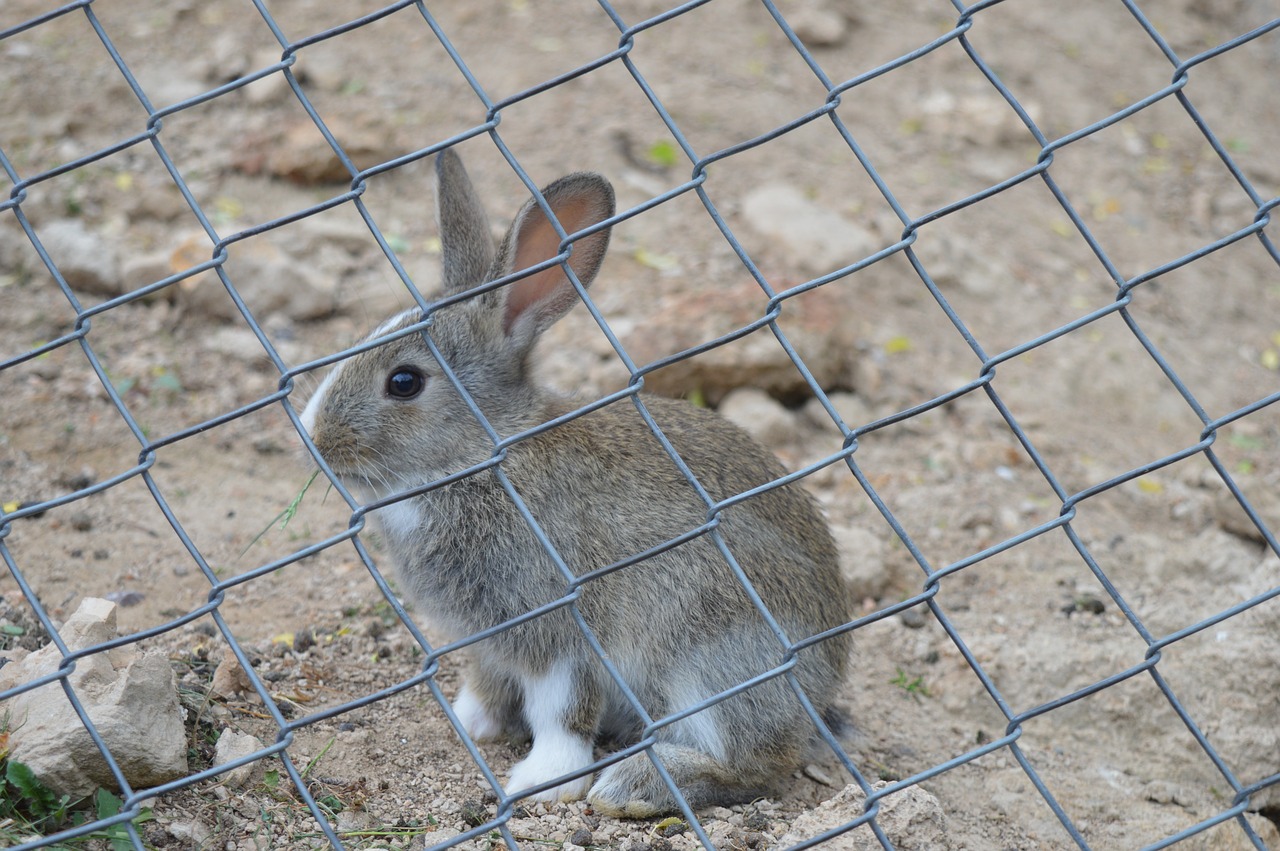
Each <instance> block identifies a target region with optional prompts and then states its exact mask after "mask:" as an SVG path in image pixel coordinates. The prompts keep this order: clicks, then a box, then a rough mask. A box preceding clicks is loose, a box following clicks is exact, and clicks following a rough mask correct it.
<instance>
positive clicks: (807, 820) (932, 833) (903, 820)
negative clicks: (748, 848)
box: [777, 783, 954, 851]
mask: <svg viewBox="0 0 1280 851" xmlns="http://www.w3.org/2000/svg"><path fill="white" fill-rule="evenodd" d="M888 785H889V784H888V783H877V784H875V786H874V788H875V789H877V790H879V789H883V788H884V787H886V786H888ZM866 799H867V796H866V794H865V793H863V791H862V789H861V787H859V786H858V785H857V784H856V783H851V784H849V785H848V786H846V787H845V788H844V789H842V790H841V791H840V792H839V793H838V794H837V795H836V796H835V797H834V798H832V799H831V800H829V801H824V802H823V803H821V804H819V805H818V806H817V807H816V808H814V809H812V810H810V811H809V812H807V813H804V814H803V815H801V816H800V817H799V818H797V819H796V820H795V821H794V822H793V823H792V825H791V830H790V831H789V832H788V833H787V834H786V835H784V836H783V837H782V839H781V840H779V842H778V845H777V847H779V848H789V847H791V846H792V845H795V844H796V843H798V842H803V841H804V840H806V839H811V838H812V837H814V836H817V835H818V834H820V833H822V832H824V831H827V830H831V829H832V828H836V827H839V826H841V825H843V824H847V823H848V822H850V821H853V820H854V819H856V818H858V817H859V816H861V815H862V813H863V806H864V804H865V802H866ZM876 824H878V825H879V826H880V829H881V830H883V831H884V832H885V835H886V836H887V837H888V838H889V841H890V842H891V843H893V847H894V848H899V849H902V851H926V849H927V851H947V849H951V848H953V847H954V846H953V845H952V843H951V837H950V835H949V834H948V832H947V820H946V816H945V815H944V814H943V811H942V804H940V803H939V802H938V799H937V798H935V797H934V796H933V795H931V794H930V793H928V792H926V791H925V790H924V789H921V788H920V787H919V786H911V787H909V788H907V789H904V790H902V791H901V792H898V793H896V794H893V795H890V796H889V797H887V798H883V799H881V800H880V811H879V813H878V814H877V815H876ZM820 847H821V848H822V849H823V851H873V849H877V850H878V849H879V848H881V847H882V846H881V845H880V841H879V840H878V839H876V837H875V834H873V833H872V832H871V829H870V828H868V827H865V826H864V827H859V828H855V829H854V830H851V831H848V832H846V833H842V834H840V835H839V836H835V837H833V838H831V839H828V840H827V841H826V842H823V843H822V845H821V846H820Z"/></svg>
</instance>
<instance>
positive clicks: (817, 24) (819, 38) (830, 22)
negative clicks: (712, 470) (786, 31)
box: [787, 3, 849, 47]
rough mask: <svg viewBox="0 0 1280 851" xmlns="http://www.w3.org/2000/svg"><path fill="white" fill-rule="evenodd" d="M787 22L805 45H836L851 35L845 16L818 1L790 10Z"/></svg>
mask: <svg viewBox="0 0 1280 851" xmlns="http://www.w3.org/2000/svg"><path fill="white" fill-rule="evenodd" d="M787 23H789V24H791V29H793V30H795V33H796V36H797V37H799V39H800V41H801V42H803V43H804V45H805V47H835V46H837V45H839V44H842V43H844V41H845V39H846V38H848V35H849V22H848V21H847V20H845V18H844V16H843V15H841V14H840V13H838V12H836V11H834V10H832V9H826V8H823V7H822V5H820V4H817V3H815V4H813V5H808V4H806V5H804V6H801V7H799V8H797V9H795V10H794V11H788V12H787Z"/></svg>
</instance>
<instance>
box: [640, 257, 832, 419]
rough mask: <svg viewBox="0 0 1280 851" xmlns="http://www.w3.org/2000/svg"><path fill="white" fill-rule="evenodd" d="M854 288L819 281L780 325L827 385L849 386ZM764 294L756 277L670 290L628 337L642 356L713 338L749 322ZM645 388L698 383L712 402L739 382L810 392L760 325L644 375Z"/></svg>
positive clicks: (690, 387) (674, 391)
mask: <svg viewBox="0 0 1280 851" xmlns="http://www.w3.org/2000/svg"><path fill="white" fill-rule="evenodd" d="M851 298H852V297H851V296H850V295H849V291H837V290H833V289H830V288H827V287H819V288H818V289H816V290H811V291H809V292H807V293H805V294H804V295H801V296H799V297H797V298H793V299H791V300H789V301H788V302H787V303H786V305H785V306H784V307H783V313H782V316H781V318H780V319H779V325H780V326H781V327H782V329H783V332H784V333H785V334H786V335H787V339H788V340H790V342H791V344H792V346H793V347H795V349H796V351H797V353H798V354H799V355H800V357H801V358H802V359H803V360H804V363H805V366H807V367H808V369H809V371H810V372H811V373H812V374H813V376H814V378H815V379H816V380H817V382H818V384H819V385H820V386H821V387H822V388H823V389H824V390H828V391H830V390H833V389H847V388H848V386H849V384H850V383H851V375H852V371H853V367H852V363H853V360H854V356H855V353H856V347H855V345H854V329H853V323H852V322H850V321H849V317H850V316H851V315H854V313H853V310H852V305H851V304H849V301H850V299H851ZM764 302H765V299H764V297H763V293H761V292H760V289H759V288H758V287H757V286H756V284H755V283H754V282H753V281H739V282H736V283H734V284H730V285H727V286H721V287H707V288H699V289H692V290H687V291H683V292H677V293H672V294H669V295H666V296H663V297H661V298H660V301H659V306H658V308H657V310H656V311H655V312H654V314H653V315H652V316H651V317H650V318H649V321H647V322H646V323H644V326H643V328H640V329H637V330H636V331H635V332H633V333H628V334H626V335H625V336H624V338H623V343H624V344H625V345H626V347H627V350H628V352H630V354H631V356H632V357H633V358H634V359H635V360H636V362H637V363H640V364H644V363H648V362H651V361H654V360H657V359H659V358H662V357H665V356H667V355H670V354H672V353H674V352H679V351H683V350H685V349H688V348H691V347H693V346H696V345H698V344H699V343H704V342H706V341H707V340H710V339H714V338H716V337H718V336H720V335H721V334H724V333H726V332H727V331H729V330H731V329H732V328H735V327H741V326H743V325H746V324H747V323H749V322H751V321H752V320H753V319H755V318H757V317H758V316H759V313H760V312H763V304H764ZM644 381H645V388H646V389H648V390H650V391H652V392H655V393H661V394H663V395H666V396H684V395H686V394H688V393H690V392H691V391H695V390H696V391H700V392H701V393H702V394H703V395H704V396H705V398H706V399H707V401H708V402H709V403H710V404H713V405H715V404H719V402H720V400H721V399H723V398H724V396H725V395H726V394H727V393H728V392H729V391H730V390H733V389H734V388H735V387H755V388H758V389H760V390H763V391H765V392H766V393H768V394H769V395H770V396H773V397H774V398H776V399H781V400H783V401H786V402H790V401H792V400H800V399H803V398H804V397H806V396H808V395H811V391H810V389H809V385H808V384H807V383H806V382H805V380H804V378H803V376H802V375H801V374H800V371H799V370H797V369H796V367H795V364H794V363H792V362H791V358H790V357H788V356H787V353H786V352H785V351H784V350H783V348H782V346H781V345H780V344H779V343H778V340H777V338H776V337H775V336H774V335H773V332H772V331H770V330H769V329H768V328H762V329H760V330H758V331H756V332H755V333H753V334H749V335H747V336H746V337H743V338H741V339H739V340H735V341H733V342H731V343H729V344H727V345H724V346H720V347H719V348H716V349H712V350H711V351H709V352H704V353H703V354H700V355H698V356H697V357H694V358H689V359H686V360H683V361H679V362H677V363H674V364H672V365H670V366H667V367H665V368H663V369H660V370H658V371H656V372H652V373H649V374H648V375H646V376H645V379H644Z"/></svg>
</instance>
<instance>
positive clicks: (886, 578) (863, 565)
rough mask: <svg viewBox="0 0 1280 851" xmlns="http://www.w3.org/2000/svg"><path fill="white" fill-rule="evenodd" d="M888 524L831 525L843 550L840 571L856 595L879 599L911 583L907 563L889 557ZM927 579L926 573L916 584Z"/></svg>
mask: <svg viewBox="0 0 1280 851" xmlns="http://www.w3.org/2000/svg"><path fill="white" fill-rule="evenodd" d="M884 531H885V530H884V527H883V525H882V524H881V525H880V526H878V527H874V528H864V527H862V526H839V525H833V526H832V527H831V536H832V537H833V538H835V541H836V550H837V551H838V552H839V554H840V574H841V575H842V576H843V577H844V581H845V582H846V583H848V585H849V589H850V590H851V591H852V592H853V595H854V597H855V598H856V599H859V600H861V599H865V598H867V597H870V598H871V599H873V600H878V599H880V598H881V597H883V596H884V595H885V593H886V592H888V591H891V590H894V589H898V590H903V589H906V588H909V587H910V586H911V579H912V576H911V574H910V573H909V572H908V570H907V568H906V566H905V565H900V566H891V565H890V564H888V563H887V562H886V559H885V548H886V544H885V540H884V537H883V532H884ZM922 581H923V574H920V580H919V581H917V582H916V583H915V584H916V585H919V584H920V582H922Z"/></svg>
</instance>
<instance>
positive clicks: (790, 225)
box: [742, 183, 880, 277]
mask: <svg viewBox="0 0 1280 851" xmlns="http://www.w3.org/2000/svg"><path fill="white" fill-rule="evenodd" d="M742 215H743V217H744V218H745V219H746V221H747V224H749V225H750V226H751V228H752V229H753V230H755V231H756V232H757V233H759V234H760V235H761V236H764V237H768V238H770V239H772V240H775V241H776V242H777V245H778V247H780V248H781V249H783V250H784V251H785V253H786V255H787V258H788V261H789V262H790V263H791V264H792V265H794V266H796V267H798V268H800V269H803V270H804V272H805V273H806V274H808V275H812V276H814V277H817V276H818V275H824V274H826V273H828V272H834V271H835V270H836V269H840V268H842V267H844V266H848V265H850V264H852V263H855V262H857V261H858V260H861V259H863V258H865V257H867V256H869V255H871V254H874V253H875V252H876V250H877V249H878V248H880V246H879V245H878V244H877V242H876V239H875V237H874V236H872V235H871V233H870V232H869V231H867V230H865V229H864V228H862V227H861V226H859V225H857V224H855V223H853V222H851V221H849V220H848V219H846V218H845V217H844V216H842V215H840V214H839V213H837V212H835V211H834V210H828V209H827V208H825V207H822V206H820V205H818V204H817V203H815V202H813V201H811V200H809V199H808V198H806V197H805V196H804V194H803V193H802V192H801V191H800V190H799V189H797V188H796V187H794V186H792V185H791V184H789V183H769V184H765V185H764V186H761V187H760V188H758V189H756V190H754V191H753V192H751V193H750V194H748V195H747V197H746V198H744V199H743V201H742Z"/></svg>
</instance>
